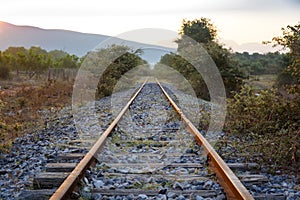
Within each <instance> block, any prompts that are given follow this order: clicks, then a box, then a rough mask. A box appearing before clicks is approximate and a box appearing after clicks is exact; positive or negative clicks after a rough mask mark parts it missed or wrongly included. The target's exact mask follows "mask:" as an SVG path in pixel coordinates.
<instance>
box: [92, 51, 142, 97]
mask: <svg viewBox="0 0 300 200" xmlns="http://www.w3.org/2000/svg"><path fill="white" fill-rule="evenodd" d="M95 53H96V54H98V56H99V57H101V58H102V59H103V57H104V59H108V60H110V59H109V58H110V57H111V56H113V55H121V56H118V57H117V58H116V59H114V60H113V62H112V63H111V64H110V65H109V66H108V67H107V68H106V69H105V71H104V72H103V74H102V76H101V77H100V80H99V82H98V86H97V92H96V98H97V99H100V98H102V97H104V96H109V95H111V94H112V92H113V90H114V87H115V85H116V84H117V81H118V80H119V79H120V78H121V77H122V76H123V75H124V74H125V73H126V72H128V71H130V70H131V69H133V68H135V67H137V66H139V65H143V64H146V62H145V61H144V60H142V59H141V58H140V57H139V54H140V53H141V51H135V52H133V50H131V49H130V48H129V47H126V46H118V45H113V46H111V47H109V48H106V49H100V50H99V51H98V52H95ZM106 56H107V57H106ZM103 63H105V61H103V60H100V61H99V63H96V65H97V66H102V65H103Z"/></svg>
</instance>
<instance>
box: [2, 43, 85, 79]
mask: <svg viewBox="0 0 300 200" xmlns="http://www.w3.org/2000/svg"><path fill="white" fill-rule="evenodd" d="M79 66H80V60H79V58H78V57H77V56H75V55H69V54H68V53H66V52H63V51H58V50H54V51H50V52H47V51H46V50H44V49H42V48H40V47H31V48H29V49H25V48H24V47H9V48H8V49H6V50H5V51H3V52H1V51H0V71H1V72H5V73H1V77H0V78H2V79H7V78H8V77H9V76H8V75H7V73H9V71H15V72H16V76H19V72H20V71H25V72H26V74H27V75H28V78H29V79H31V78H33V77H34V76H39V75H41V74H42V73H43V72H45V71H46V70H48V69H49V68H78V67H79ZM7 71H8V72H7Z"/></svg>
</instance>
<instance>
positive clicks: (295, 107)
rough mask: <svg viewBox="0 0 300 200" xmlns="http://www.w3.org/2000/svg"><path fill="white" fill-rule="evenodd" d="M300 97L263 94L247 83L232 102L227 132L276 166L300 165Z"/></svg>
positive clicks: (242, 145)
mask: <svg viewBox="0 0 300 200" xmlns="http://www.w3.org/2000/svg"><path fill="white" fill-rule="evenodd" d="M299 126H300V98H299V96H293V97H292V98H287V97H283V96H281V95H279V94H278V93H277V92H276V90H263V91H261V92H260V93H259V94H257V93H255V92H254V90H253V88H250V87H248V86H245V87H243V88H242V90H241V92H240V93H237V94H235V96H234V97H233V98H232V99H229V101H228V115H227V119H226V124H225V131H226V132H227V133H228V134H229V135H235V136H237V137H239V138H240V139H241V140H242V141H243V142H242V143H240V144H239V145H240V146H241V148H240V149H241V151H244V152H243V153H249V154H250V155H258V154H260V155H261V157H260V159H259V160H257V161H261V162H263V163H265V164H269V165H270V166H273V167H285V166H289V165H291V164H296V165H299V158H300V156H299V150H300V129H299Z"/></svg>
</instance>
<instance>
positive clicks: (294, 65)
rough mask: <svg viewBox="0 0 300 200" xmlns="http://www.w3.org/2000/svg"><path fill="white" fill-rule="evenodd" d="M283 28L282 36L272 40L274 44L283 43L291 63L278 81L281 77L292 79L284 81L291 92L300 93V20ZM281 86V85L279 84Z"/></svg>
mask: <svg viewBox="0 0 300 200" xmlns="http://www.w3.org/2000/svg"><path fill="white" fill-rule="evenodd" d="M281 30H282V36H279V37H274V38H273V39H272V42H273V43H274V46H276V45H281V46H283V48H284V49H286V50H288V51H289V52H288V56H289V58H290V64H289V65H288V66H287V67H286V68H285V69H284V70H283V72H282V75H281V76H279V80H278V82H279V83H280V81H282V80H281V78H283V79H285V80H287V79H290V80H291V81H289V82H288V83H287V82H286V81H282V82H283V83H284V84H286V86H287V88H288V89H289V91H290V92H291V93H298V94H299V95H300V22H299V23H298V24H296V25H294V26H290V25H288V26H287V27H286V28H282V29H281ZM266 43H268V42H266ZM279 86H281V85H280V84H279Z"/></svg>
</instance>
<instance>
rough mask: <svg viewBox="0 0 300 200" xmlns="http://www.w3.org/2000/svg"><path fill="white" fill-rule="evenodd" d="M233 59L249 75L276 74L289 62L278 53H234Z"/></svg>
mask: <svg viewBox="0 0 300 200" xmlns="http://www.w3.org/2000/svg"><path fill="white" fill-rule="evenodd" d="M234 57H235V59H236V60H237V61H238V62H239V65H240V68H242V69H245V70H246V71H247V73H248V74H249V75H261V74H278V73H280V72H281V71H282V70H283V69H284V68H285V67H286V66H287V65H288V64H289V62H290V59H289V57H288V56H287V55H286V54H280V53H278V52H275V53H267V54H259V53H253V54H249V53H248V52H243V53H234Z"/></svg>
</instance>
